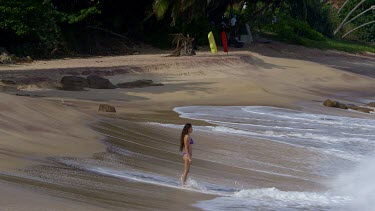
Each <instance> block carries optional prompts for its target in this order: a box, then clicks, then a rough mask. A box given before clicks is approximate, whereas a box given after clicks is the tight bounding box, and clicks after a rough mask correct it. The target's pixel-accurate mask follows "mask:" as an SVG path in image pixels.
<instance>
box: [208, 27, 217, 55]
mask: <svg viewBox="0 0 375 211" xmlns="http://www.w3.org/2000/svg"><path fill="white" fill-rule="evenodd" d="M208 42H209V43H210V48H211V53H213V54H217V47H216V43H215V38H214V34H213V33H212V31H210V33H208Z"/></svg>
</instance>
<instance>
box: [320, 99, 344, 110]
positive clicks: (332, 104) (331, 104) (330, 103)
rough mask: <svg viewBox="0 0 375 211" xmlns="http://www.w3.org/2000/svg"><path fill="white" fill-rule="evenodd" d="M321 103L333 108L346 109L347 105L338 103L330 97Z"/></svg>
mask: <svg viewBox="0 0 375 211" xmlns="http://www.w3.org/2000/svg"><path fill="white" fill-rule="evenodd" d="M323 105H324V106H327V107H333V108H341V109H348V106H347V105H345V104H343V103H340V102H338V101H334V100H330V99H327V100H326V101H324V102H323Z"/></svg>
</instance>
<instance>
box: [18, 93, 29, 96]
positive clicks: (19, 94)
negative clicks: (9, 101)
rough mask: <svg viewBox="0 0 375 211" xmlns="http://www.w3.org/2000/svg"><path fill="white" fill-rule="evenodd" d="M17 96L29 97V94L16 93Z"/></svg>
mask: <svg viewBox="0 0 375 211" xmlns="http://www.w3.org/2000/svg"><path fill="white" fill-rule="evenodd" d="M16 95H17V96H25V97H30V96H31V95H30V94H25V93H16Z"/></svg>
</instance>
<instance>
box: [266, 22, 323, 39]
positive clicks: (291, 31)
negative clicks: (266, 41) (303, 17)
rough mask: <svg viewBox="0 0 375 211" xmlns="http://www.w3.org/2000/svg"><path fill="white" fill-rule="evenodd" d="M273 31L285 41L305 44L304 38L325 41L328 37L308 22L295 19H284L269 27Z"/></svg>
mask: <svg viewBox="0 0 375 211" xmlns="http://www.w3.org/2000/svg"><path fill="white" fill-rule="evenodd" d="M269 28H270V29H271V30H272V31H273V32H275V33H276V34H278V35H279V37H280V38H281V39H283V40H285V41H289V42H292V43H296V44H304V39H303V38H306V39H310V40H316V41H323V40H325V39H326V38H325V37H324V36H323V35H322V34H321V33H319V32H317V31H315V30H314V29H312V28H311V27H310V25H309V24H308V23H306V22H303V21H299V20H294V19H282V20H280V21H278V22H277V23H275V24H273V25H271V26H270V27H269Z"/></svg>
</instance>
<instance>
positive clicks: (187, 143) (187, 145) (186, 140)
mask: <svg viewBox="0 0 375 211" xmlns="http://www.w3.org/2000/svg"><path fill="white" fill-rule="evenodd" d="M189 145H190V140H189V136H188V135H185V137H184V147H185V152H186V154H187V156H188V159H189V162H191V157H190V153H189Z"/></svg>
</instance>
